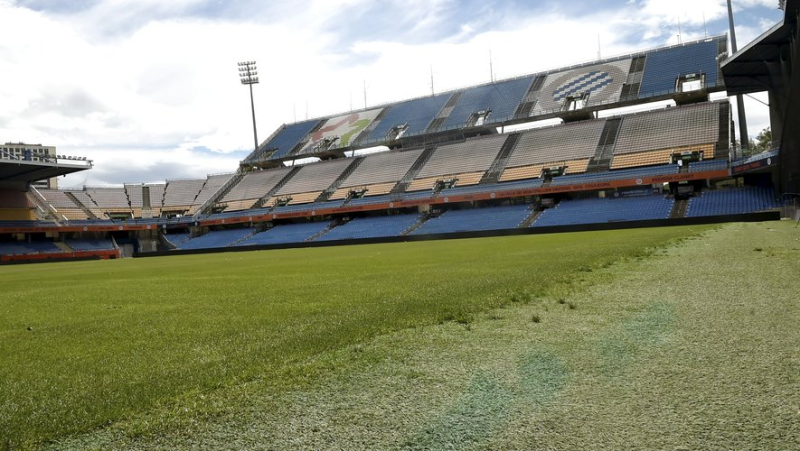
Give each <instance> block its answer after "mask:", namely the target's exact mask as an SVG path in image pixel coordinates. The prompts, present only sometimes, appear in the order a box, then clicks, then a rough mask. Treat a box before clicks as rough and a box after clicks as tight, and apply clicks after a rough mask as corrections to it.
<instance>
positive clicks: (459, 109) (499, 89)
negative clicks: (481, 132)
mask: <svg viewBox="0 0 800 451" xmlns="http://www.w3.org/2000/svg"><path fill="white" fill-rule="evenodd" d="M531 83H533V77H532V76H528V77H523V78H517V79H512V80H506V81H500V82H497V83H492V84H489V85H484V86H477V87H475V88H471V89H467V90H465V91H463V92H462V93H461V96H460V98H459V99H458V102H457V103H456V105H455V107H454V108H453V111H452V112H451V113H450V115H449V116H448V117H447V119H446V120H445V121H444V125H443V126H442V128H441V129H440V130H450V129H454V128H464V127H470V126H472V125H476V124H475V123H474V117H473V115H474V114H475V113H478V112H481V111H485V112H489V111H491V115H489V116H488V117H487V118H486V119H485V123H486V124H491V123H496V122H502V121H508V120H510V119H513V118H514V112H515V111H516V110H517V107H518V106H519V104H520V103H521V102H522V101H523V99H524V97H525V94H526V93H527V92H528V88H530V86H531ZM471 118H472V119H473V120H470V119H471ZM478 125H479V124H478Z"/></svg>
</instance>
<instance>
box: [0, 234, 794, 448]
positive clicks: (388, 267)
mask: <svg viewBox="0 0 800 451" xmlns="http://www.w3.org/2000/svg"><path fill="white" fill-rule="evenodd" d="M793 225H794V224H791V223H787V222H780V223H777V222H776V223H767V224H731V225H727V226H723V227H721V228H702V227H693V228H663V229H645V230H626V231H614V232H597V233H578V234H563V235H550V236H518V237H507V238H488V239H475V240H456V241H440V242H425V243H402V244H387V245H369V246H351V247H341V248H317V249H304V250H281V251H268V252H252V253H235V254H222V255H219V254H218V255H208V256H180V257H170V258H159V259H142V260H120V261H110V262H82V263H67V264H44V265H33V266H17V267H2V268H0V280H1V281H2V286H3V299H2V301H0V312H2V315H0V446H5V447H9V448H17V447H22V448H36V447H40V446H45V447H53V448H94V449H109V448H141V449H153V448H162V449H174V448H189V447H198V446H200V447H209V448H219V447H226V448H264V447H266V448H317V449H320V448H323V449H324V448H344V449H352V448H363V449H375V448H409V449H448V448H450V449H465V448H478V449H483V448H488V449H496V448H506V449H531V448H561V449H574V448H595V449H602V448H610V447H614V448H619V447H641V448H659V449H662V448H680V447H686V448H714V447H719V448H725V449H727V448H772V449H784V448H791V447H793V446H796V444H797V443H798V442H799V441H800V388H798V387H800V380H799V379H800V378H799V377H798V374H800V357H798V356H800V347H799V346H798V343H800V332H798V326H797V325H798V320H800V309H798V304H799V303H800V302H799V301H798V300H797V293H796V288H795V283H794V282H792V281H794V280H796V277H797V274H800V231H798V230H797V229H794V228H793Z"/></svg>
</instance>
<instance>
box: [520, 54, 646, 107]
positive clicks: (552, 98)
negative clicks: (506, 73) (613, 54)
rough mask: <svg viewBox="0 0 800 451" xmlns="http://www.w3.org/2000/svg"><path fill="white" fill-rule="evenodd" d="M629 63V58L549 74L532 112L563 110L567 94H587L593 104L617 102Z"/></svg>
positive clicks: (626, 76) (589, 101)
mask: <svg viewBox="0 0 800 451" xmlns="http://www.w3.org/2000/svg"><path fill="white" fill-rule="evenodd" d="M630 66H631V58H625V59H622V60H618V61H611V62H606V63H601V64H593V65H590V66H583V67H578V68H574V69H569V70H566V71H561V72H556V73H551V74H548V75H547V79H546V80H545V82H544V85H543V86H542V88H541V95H539V97H538V102H537V103H536V106H535V107H534V109H533V115H543V114H549V113H553V112H557V111H562V110H564V107H565V100H566V99H567V97H569V96H579V95H583V94H588V103H589V104H593V105H598V104H613V103H616V102H618V101H619V100H620V94H621V91H622V87H623V85H624V84H625V82H626V80H627V78H628V70H629V69H630Z"/></svg>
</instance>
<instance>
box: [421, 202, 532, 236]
mask: <svg viewBox="0 0 800 451" xmlns="http://www.w3.org/2000/svg"><path fill="white" fill-rule="evenodd" d="M530 214H531V210H530V205H525V204H521V205H506V206H502V207H489V208H475V209H469V210H449V211H446V212H444V213H442V214H441V215H439V216H437V217H435V218H432V219H429V220H428V221H426V222H424V223H423V224H422V225H421V226H420V227H418V228H417V229H416V230H414V231H413V232H411V235H431V234H436V233H455V232H470V231H479V230H503V229H514V228H517V227H519V225H520V224H521V223H522V221H524V220H525V219H526V218H527V217H528V216H530Z"/></svg>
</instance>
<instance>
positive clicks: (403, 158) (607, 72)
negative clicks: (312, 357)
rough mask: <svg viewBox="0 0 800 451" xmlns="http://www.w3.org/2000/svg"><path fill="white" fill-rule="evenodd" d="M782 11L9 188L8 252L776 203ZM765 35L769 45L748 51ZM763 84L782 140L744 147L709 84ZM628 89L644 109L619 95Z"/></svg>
mask: <svg viewBox="0 0 800 451" xmlns="http://www.w3.org/2000/svg"><path fill="white" fill-rule="evenodd" d="M785 12H786V17H785V19H784V21H783V22H782V23H781V24H778V25H776V27H774V28H773V29H771V30H770V31H768V32H767V33H765V35H764V36H762V37H760V38H758V39H757V40H756V41H754V43H753V44H750V45H748V46H747V47H745V48H744V49H742V50H741V51H740V52H738V53H737V54H736V55H729V54H728V49H727V37H726V36H717V37H711V38H706V39H702V40H698V41H694V42H688V43H683V44H680V45H676V46H669V47H662V48H657V49H652V50H648V51H643V52H639V53H634V54H630V55H625V56H620V57H615V58H609V59H605V60H601V61H594V62H591V63H587V64H583V65H577V66H572V67H566V68H559V69H554V70H551V71H546V72H542V73H537V74H530V75H526V76H522V77H516V78H512V79H507V80H499V81H495V82H492V83H488V84H484V85H479V86H472V87H469V88H465V89H460V90H454V91H450V92H444V93H439V94H436V95H431V96H426V97H420V98H416V99H409V100H406V101H401V102H395V103H391V104H386V105H380V106H376V107H371V108H368V109H363V110H357V111H350V112H347V113H343V114H338V115H331V116H326V117H320V118H315V119H311V120H304V121H301V122H297V123H293V124H285V125H282V126H281V127H279V128H278V129H277V130H276V131H275V132H274V133H272V135H271V136H269V137H268V138H267V139H266V140H264V141H263V142H262V143H261V144H260V145H259V146H258V147H257V148H256V149H255V150H254V151H253V153H251V154H250V155H249V156H247V157H246V158H245V159H244V160H243V161H242V162H241V163H240V165H239V167H238V168H237V169H236V170H235V172H231V173H228V174H217V175H210V176H208V177H206V178H203V179H190V180H167V181H166V182H165V183H159V184H130V185H125V186H124V187H121V188H99V187H84V188H83V189H81V190H57V189H36V188H33V187H29V185H26V186H25V187H24V189H20V187H19V186H17V187H16V188H5V189H6V191H7V192H8V191H9V190H13V189H16V192H15V193H16V194H15V196H14V198H15V199H17V201H16V203H15V204H13V205H0V207H1V208H3V209H4V210H3V209H0V214H3V215H4V216H3V217H2V218H0V219H4V221H2V222H0V260H3V261H8V262H11V261H14V262H16V261H29V260H46V259H62V258H116V257H119V256H124V255H129V254H136V255H145V254H149V255H161V254H163V253H180V252H181V251H183V252H200V251H209V250H232V249H254V248H270V247H286V246H307V245H323V244H330V243H333V244H336V243H350V242H370V241H376V240H383V241H397V240H412V239H426V238H442V237H460V236H484V235H487V234H499V233H541V232H548V231H563V230H574V229H580V228H587V227H589V228H608V227H630V226H647V225H665V224H679V223H696V222H703V221H719V220H747V219H765V218H775V217H778V214H777V213H775V211H777V209H778V208H779V207H780V206H781V204H782V201H783V199H782V194H783V193H788V192H792V191H791V190H792V189H794V188H793V187H795V186H796V185H797V178H798V175H797V174H798V169H797V167H798V164H797V158H798V157H797V155H798V146H797V141H798V139H800V137H798V136H796V135H797V133H799V132H798V130H796V128H793V127H789V126H784V124H789V123H790V121H791V120H792V119H793V118H796V117H798V116H797V115H796V114H797V112H795V111H794V109H796V108H797V104H798V102H794V103H792V102H790V101H786V100H785V99H787V98H788V99H793V98H794V97H793V96H797V93H798V89H797V86H796V85H797V84H798V82H797V81H796V78H792V77H791V72H792V70H791V69H792V68H793V66H794V64H795V62H796V61H797V58H795V54H794V53H792V52H796V50H794V49H793V48H792V47H791V45H790V44H789V42H790V41H791V40H792V39H794V38H795V36H796V35H797V33H798V31H797V26H796V23H797V14H798V11H797V7H796V2H794V1H789V2H787V5H786V9H785ZM759 46H761V47H759ZM762 47H763V48H767V49H770V50H773V51H774V52H773V53H775V61H771V60H765V61H764V62H763V64H762V65H758V64H755V63H752V62H750V61H749V58H752V57H753V52H761V51H762V50H763V49H762ZM759 64H761V63H759ZM758 77H767V78H768V79H769V80H771V81H769V80H768V81H766V82H765V81H764V80H761V79H759V78H758ZM729 79H730V80H732V82H731V83H730V84H729V82H728V80H729ZM769 83H772V84H769ZM765 85H766V86H768V92H769V93H770V98H771V99H778V98H779V97H780V98H781V99H784V101H781V100H776V101H774V102H771V104H773V108H772V110H773V111H772V123H773V130H774V131H775V132H776V137H775V143H774V144H775V145H774V147H773V148H771V149H769V150H767V151H765V152H762V153H759V154H756V155H744V156H743V155H742V154H741V153H740V149H738V148H737V147H736V145H735V142H736V138H735V136H734V127H733V123H732V116H731V107H730V104H729V102H728V101H727V100H726V99H723V100H716V101H711V100H710V98H711V95H712V94H714V93H721V92H725V91H727V92H728V94H729V95H732V94H736V93H740V92H754V91H755V90H763V89H764V86H765ZM757 87H761V89H757ZM662 101H669V105H668V106H667V107H663V106H659V105H660V104H656V105H651V104H653V103H654V102H662ZM628 106H639V107H640V108H639V109H642V110H643V111H639V112H636V113H626V114H619V113H618V112H617V111H618V109H619V108H622V107H628ZM648 106H650V107H651V109H648ZM554 118H558V119H559V120H560V121H559V122H560V124H559V125H554V126H547V127H539V128H536V127H535V123H536V122H537V121H541V120H544V119H554ZM523 124H533V125H534V127H533V128H526V127H525V125H523ZM507 130H508V131H507ZM511 130H513V131H511ZM378 146H382V147H383V148H385V149H386V150H385V151H382V152H377V153H369V154H360V152H359V150H362V149H372V148H375V147H378ZM311 158H313V159H315V160H318V161H316V162H313V163H308V164H297V163H298V161H307V160H308V159H311ZM78 160H79V161H80V159H78ZM52 166H57V164H56V163H55V162H53V163H52ZM89 166H91V163H90V164H89ZM65 169H70V170H72V169H73V168H65ZM84 169H86V168H84ZM11 172H13V171H9V172H8V173H11ZM6 173H7V172H6V171H4V174H6ZM17 176H19V174H17ZM30 181H33V180H29V182H30ZM6 197H7V196H3V198H4V199H5V198H6ZM23 198H24V199H23ZM8 199H11V197H8ZM7 203H11V202H10V201H9V202H7ZM769 211H772V212H773V213H772V214H766V215H765V214H764V213H763V212H769ZM10 212H11V213H10ZM759 212H761V213H759ZM754 214H755V215H754Z"/></svg>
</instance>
